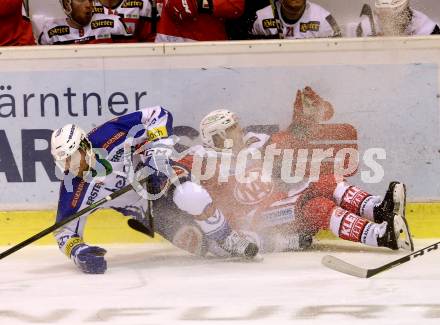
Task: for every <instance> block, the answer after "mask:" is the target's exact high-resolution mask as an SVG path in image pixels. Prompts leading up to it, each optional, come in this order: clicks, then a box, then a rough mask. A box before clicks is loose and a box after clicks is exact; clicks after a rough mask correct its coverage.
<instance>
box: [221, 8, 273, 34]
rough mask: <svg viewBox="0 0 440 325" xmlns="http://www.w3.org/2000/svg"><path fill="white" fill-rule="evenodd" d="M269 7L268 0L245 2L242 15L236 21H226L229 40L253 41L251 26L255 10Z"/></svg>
mask: <svg viewBox="0 0 440 325" xmlns="http://www.w3.org/2000/svg"><path fill="white" fill-rule="evenodd" d="M269 5H270V1H269V0H245V7H244V13H243V15H242V16H241V17H240V18H238V19H233V20H228V21H227V22H226V30H227V32H228V36H229V39H231V40H246V39H255V38H258V36H253V35H252V33H251V31H252V25H253V23H254V21H255V19H256V18H255V15H256V12H257V10H260V9H262V8H264V7H267V6H269Z"/></svg>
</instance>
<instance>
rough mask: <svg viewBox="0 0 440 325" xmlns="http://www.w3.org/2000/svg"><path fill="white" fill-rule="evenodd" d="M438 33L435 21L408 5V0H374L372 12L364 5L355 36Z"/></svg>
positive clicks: (439, 29) (439, 30) (439, 32)
mask: <svg viewBox="0 0 440 325" xmlns="http://www.w3.org/2000/svg"><path fill="white" fill-rule="evenodd" d="M433 34H440V28H439V26H438V24H437V23H435V22H434V21H432V20H431V19H430V18H429V17H428V16H426V15H425V14H424V13H421V12H420V11H417V10H415V9H413V8H411V7H410V6H409V0H376V1H375V4H374V12H373V11H372V10H371V8H370V7H369V6H368V5H364V6H363V8H362V11H361V18H360V21H359V23H358V24H357V27H356V36H358V37H361V36H410V35H433Z"/></svg>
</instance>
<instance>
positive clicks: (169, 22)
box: [156, 0, 245, 42]
mask: <svg viewBox="0 0 440 325" xmlns="http://www.w3.org/2000/svg"><path fill="white" fill-rule="evenodd" d="M244 1H245V0H164V4H163V10H162V15H161V18H160V21H159V23H158V26H157V36H156V42H188V41H222V40H227V39H228V36H227V34H226V27H225V20H226V19H236V18H239V17H240V16H241V15H242V14H243V10H244Z"/></svg>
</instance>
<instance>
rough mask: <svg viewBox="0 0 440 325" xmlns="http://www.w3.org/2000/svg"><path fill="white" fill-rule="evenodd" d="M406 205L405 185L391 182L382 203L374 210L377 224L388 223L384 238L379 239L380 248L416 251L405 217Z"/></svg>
mask: <svg viewBox="0 0 440 325" xmlns="http://www.w3.org/2000/svg"><path fill="white" fill-rule="evenodd" d="M405 205H406V188H405V184H402V183H400V182H391V183H390V185H389V186H388V190H387V192H386V193H385V197H384V199H383V201H382V203H381V204H380V205H378V206H377V207H375V208H374V221H375V222H376V223H382V222H384V221H386V222H387V227H386V231H385V234H384V236H382V237H381V238H379V239H378V243H379V246H383V247H389V248H391V249H399V248H401V249H404V250H410V251H413V250H414V244H413V241H412V238H411V232H410V230H409V226H408V222H407V221H406V217H405Z"/></svg>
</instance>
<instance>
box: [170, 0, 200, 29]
mask: <svg viewBox="0 0 440 325" xmlns="http://www.w3.org/2000/svg"><path fill="white" fill-rule="evenodd" d="M164 9H165V10H166V11H167V12H168V14H169V15H170V16H171V18H172V19H173V20H174V22H176V23H182V22H184V21H187V20H189V19H192V18H194V17H196V16H197V14H198V7H197V0H165V4H164Z"/></svg>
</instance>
